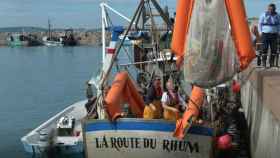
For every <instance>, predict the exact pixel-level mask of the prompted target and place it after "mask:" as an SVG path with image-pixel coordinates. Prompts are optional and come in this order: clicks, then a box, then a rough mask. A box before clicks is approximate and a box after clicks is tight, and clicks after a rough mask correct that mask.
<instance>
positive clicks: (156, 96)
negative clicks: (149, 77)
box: [143, 77, 162, 119]
mask: <svg viewBox="0 0 280 158" xmlns="http://www.w3.org/2000/svg"><path fill="white" fill-rule="evenodd" d="M161 96H162V88H161V79H160V77H155V80H154V81H153V84H152V85H151V87H150V88H149V89H148V92H147V96H146V98H145V102H146V106H145V109H144V113H143V118H144V119H159V118H161V117H162V106H161V101H160V99H161Z"/></svg>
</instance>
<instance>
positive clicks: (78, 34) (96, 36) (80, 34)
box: [0, 27, 102, 47]
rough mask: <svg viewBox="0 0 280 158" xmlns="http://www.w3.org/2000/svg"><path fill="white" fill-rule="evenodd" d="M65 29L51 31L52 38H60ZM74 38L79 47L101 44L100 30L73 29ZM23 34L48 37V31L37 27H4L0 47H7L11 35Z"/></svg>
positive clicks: (0, 35)
mask: <svg viewBox="0 0 280 158" xmlns="http://www.w3.org/2000/svg"><path fill="white" fill-rule="evenodd" d="M65 30H66V29H61V28H57V29H52V36H54V37H61V36H63V35H64V34H65ZM73 31H74V32H73V33H74V37H75V39H76V40H77V41H78V44H79V45H93V46H99V45H101V44H102V42H101V29H99V28H97V29H83V28H78V29H73ZM15 33H19V34H23V35H26V36H28V35H32V36H34V37H36V38H37V39H40V40H41V39H42V38H43V37H44V36H47V35H48V30H47V29H44V28H39V27H5V28H0V47H5V46H8V41H7V39H8V38H9V36H10V35H11V34H15Z"/></svg>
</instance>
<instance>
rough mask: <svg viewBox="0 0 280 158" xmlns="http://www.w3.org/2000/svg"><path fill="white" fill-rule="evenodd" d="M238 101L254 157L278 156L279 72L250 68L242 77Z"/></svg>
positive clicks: (270, 157) (279, 151)
mask: <svg viewBox="0 0 280 158" xmlns="http://www.w3.org/2000/svg"><path fill="white" fill-rule="evenodd" d="M242 78H243V79H244V83H243V86H242V90H241V102H242V105H243V108H244V113H245V116H246V119H247V123H248V126H249V132H250V144H251V155H252V157H254V158H264V157H265V158H279V155H280V146H279V144H280V69H279V68H270V69H265V68H256V67H255V66H251V67H250V68H249V69H248V70H247V71H246V72H244V73H243V74H242Z"/></svg>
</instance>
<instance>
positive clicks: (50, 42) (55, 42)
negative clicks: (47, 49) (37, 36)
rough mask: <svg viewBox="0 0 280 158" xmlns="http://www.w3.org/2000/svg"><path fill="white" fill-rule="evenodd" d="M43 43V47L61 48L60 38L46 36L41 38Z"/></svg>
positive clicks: (61, 40)
mask: <svg viewBox="0 0 280 158" xmlns="http://www.w3.org/2000/svg"><path fill="white" fill-rule="evenodd" d="M42 40H43V43H44V45H45V46H63V39H62V38H61V37H60V38H49V37H47V36H45V37H43V39H42Z"/></svg>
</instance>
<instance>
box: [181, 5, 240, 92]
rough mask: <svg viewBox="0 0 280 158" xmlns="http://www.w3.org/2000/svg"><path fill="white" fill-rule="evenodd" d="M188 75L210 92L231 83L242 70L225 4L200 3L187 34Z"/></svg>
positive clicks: (186, 76)
mask: <svg viewBox="0 0 280 158" xmlns="http://www.w3.org/2000/svg"><path fill="white" fill-rule="evenodd" d="M186 51H187V52H186V53H185V57H184V59H185V60H184V75H185V79H186V81H187V82H190V83H192V84H194V85H197V86H199V87H203V88H210V87H213V86H216V85H219V84H221V83H223V82H225V81H227V80H230V79H231V78H232V77H233V76H234V75H235V74H236V73H237V72H238V69H239V63H238V59H237V56H236V53H235V51H236V50H235V47H234V44H233V40H232V37H231V30H230V24H229V19H228V15H227V11H226V7H225V3H224V0H197V1H195V3H194V7H193V12H192V17H191V21H190V28H189V32H188V34H187V41H186Z"/></svg>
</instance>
